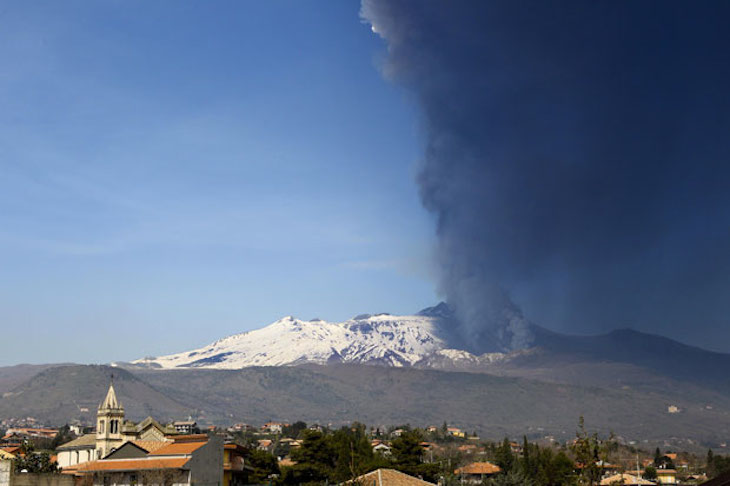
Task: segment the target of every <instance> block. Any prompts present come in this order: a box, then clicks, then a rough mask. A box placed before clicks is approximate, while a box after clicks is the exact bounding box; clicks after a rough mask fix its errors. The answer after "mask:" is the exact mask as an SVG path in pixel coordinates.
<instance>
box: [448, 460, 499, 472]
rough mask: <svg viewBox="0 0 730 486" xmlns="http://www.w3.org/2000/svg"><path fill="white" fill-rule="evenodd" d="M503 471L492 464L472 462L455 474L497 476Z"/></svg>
mask: <svg viewBox="0 0 730 486" xmlns="http://www.w3.org/2000/svg"><path fill="white" fill-rule="evenodd" d="M499 471H501V469H500V468H499V466H497V465H496V464H492V463H491V462H472V463H471V464H467V465H466V466H464V467H461V468H459V469H457V470H456V471H454V474H457V475H458V474H497V473H498V472H499Z"/></svg>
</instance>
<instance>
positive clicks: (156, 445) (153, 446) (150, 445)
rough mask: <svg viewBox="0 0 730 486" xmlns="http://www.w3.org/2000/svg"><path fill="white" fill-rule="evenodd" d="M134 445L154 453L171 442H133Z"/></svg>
mask: <svg viewBox="0 0 730 486" xmlns="http://www.w3.org/2000/svg"><path fill="white" fill-rule="evenodd" d="M132 444H134V445H136V446H137V447H139V448H141V449H144V450H146V451H147V452H154V451H156V450H158V449H161V448H163V447H165V446H167V445H169V444H170V442H168V441H164V440H133V441H132Z"/></svg>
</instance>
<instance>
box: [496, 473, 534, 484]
mask: <svg viewBox="0 0 730 486" xmlns="http://www.w3.org/2000/svg"><path fill="white" fill-rule="evenodd" d="M485 483H486V484H487V485H489V486H533V485H534V484H535V483H534V482H533V481H532V479H530V478H528V477H525V476H524V475H522V474H520V473H517V472H511V473H508V474H500V475H498V476H495V477H493V478H490V479H488V480H486V481H485Z"/></svg>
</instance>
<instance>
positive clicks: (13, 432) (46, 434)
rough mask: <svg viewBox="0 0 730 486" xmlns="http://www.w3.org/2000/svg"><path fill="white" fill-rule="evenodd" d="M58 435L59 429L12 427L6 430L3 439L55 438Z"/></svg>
mask: <svg viewBox="0 0 730 486" xmlns="http://www.w3.org/2000/svg"><path fill="white" fill-rule="evenodd" d="M57 435H58V429H43V428H40V429H39V428H30V427H12V428H9V429H8V430H6V431H5V437H3V438H2V440H16V439H20V440H21V442H22V441H23V440H32V439H51V440H52V439H54V438H55V437H56V436H57Z"/></svg>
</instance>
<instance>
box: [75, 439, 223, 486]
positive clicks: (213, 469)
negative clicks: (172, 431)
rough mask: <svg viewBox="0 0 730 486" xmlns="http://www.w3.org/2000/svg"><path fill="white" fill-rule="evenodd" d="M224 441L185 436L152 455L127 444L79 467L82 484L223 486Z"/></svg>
mask: <svg viewBox="0 0 730 486" xmlns="http://www.w3.org/2000/svg"><path fill="white" fill-rule="evenodd" d="M223 457H224V453H223V440H222V439H221V438H220V437H217V436H210V437H209V436H207V435H204V434H198V435H181V436H178V437H175V439H174V440H173V441H171V442H169V443H167V444H165V445H163V446H160V447H157V448H156V449H155V450H153V451H152V452H145V451H144V450H143V448H142V447H140V446H139V445H137V444H134V443H129V444H124V446H123V447H120V448H119V449H117V450H115V451H114V452H113V453H111V454H110V455H109V456H108V457H107V458H105V459H97V460H95V461H90V462H87V463H84V464H80V465H78V466H76V467H75V470H74V473H75V475H76V476H79V477H81V481H82V483H83V482H84V479H85V478H88V481H89V483H92V484H93V485H94V486H106V485H110V484H114V485H115V486H135V485H137V484H166V485H168V484H169V485H172V484H174V485H176V486H192V485H195V486H221V484H223V480H224V469H223Z"/></svg>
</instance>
